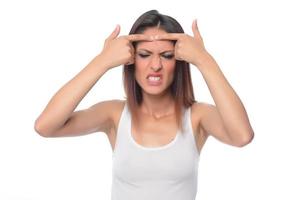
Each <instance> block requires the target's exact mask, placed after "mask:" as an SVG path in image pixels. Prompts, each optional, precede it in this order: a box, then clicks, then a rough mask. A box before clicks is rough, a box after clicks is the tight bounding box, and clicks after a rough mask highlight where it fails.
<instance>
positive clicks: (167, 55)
mask: <svg viewBox="0 0 300 200" xmlns="http://www.w3.org/2000/svg"><path fill="white" fill-rule="evenodd" d="M163 57H164V58H167V59H172V58H173V57H174V54H164V55H163Z"/></svg>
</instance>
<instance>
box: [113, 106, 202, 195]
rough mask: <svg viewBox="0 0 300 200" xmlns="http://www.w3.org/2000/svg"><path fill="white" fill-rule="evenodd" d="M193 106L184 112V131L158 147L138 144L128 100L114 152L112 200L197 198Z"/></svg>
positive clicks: (196, 160) (197, 156) (197, 159)
mask: <svg viewBox="0 0 300 200" xmlns="http://www.w3.org/2000/svg"><path fill="white" fill-rule="evenodd" d="M190 116H191V108H190V107H189V108H188V109H185V111H184V113H183V130H184V131H183V132H181V131H180V130H179V129H178V131H177V135H176V137H175V138H174V139H173V140H172V141H171V142H170V143H168V144H166V145H163V146H159V147H145V146H142V145H140V144H138V143H137V142H136V141H135V140H134V138H133V136H132V134H131V114H130V112H129V109H128V105H127V103H125V106H124V109H123V111H122V114H121V117H120V121H119V125H118V131H117V136H116V137H117V138H116V142H115V147H114V151H113V155H112V159H113V160H112V164H113V168H112V185H111V200H195V198H196V194H197V183H198V181H197V179H198V162H199V152H198V149H197V145H196V141H195V138H194V135H193V129H192V125H191V118H190Z"/></svg>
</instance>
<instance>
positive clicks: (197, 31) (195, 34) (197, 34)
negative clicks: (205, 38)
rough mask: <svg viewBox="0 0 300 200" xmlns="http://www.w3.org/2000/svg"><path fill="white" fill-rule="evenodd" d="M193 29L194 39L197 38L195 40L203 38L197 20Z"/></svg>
mask: <svg viewBox="0 0 300 200" xmlns="http://www.w3.org/2000/svg"><path fill="white" fill-rule="evenodd" d="M192 29H193V34H194V37H195V38H201V35H200V31H199V29H198V25H197V19H195V20H194V21H193V24H192Z"/></svg>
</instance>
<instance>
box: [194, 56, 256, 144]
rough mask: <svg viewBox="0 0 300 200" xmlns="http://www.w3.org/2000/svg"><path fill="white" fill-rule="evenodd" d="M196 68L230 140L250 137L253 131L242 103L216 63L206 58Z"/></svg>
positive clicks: (209, 57) (210, 58)
mask: <svg viewBox="0 0 300 200" xmlns="http://www.w3.org/2000/svg"><path fill="white" fill-rule="evenodd" d="M197 68H198V69H199V70H200V72H201V73H202V75H203V78H204V80H205V82H206V84H207V86H208V88H209V91H210V93H211V95H212V97H213V99H214V102H215V104H216V107H217V109H218V111H219V113H220V116H221V118H222V120H223V122H224V125H225V127H226V130H227V132H228V134H229V136H230V138H232V139H240V138H243V139H244V138H249V137H251V136H252V133H253V130H252V128H251V125H250V123H249V119H248V116H247V113H246V110H245V108H244V106H243V103H242V101H241V100H240V98H239V96H238V95H237V94H236V92H235V91H234V89H233V88H232V87H231V85H230V84H229V82H228V81H227V79H226V77H225V76H224V74H223V73H222V71H221V69H220V68H219V66H218V64H217V62H216V61H215V60H214V59H213V58H212V57H211V56H208V58H207V59H205V62H203V63H202V64H201V66H197ZM237 134H238V135H237Z"/></svg>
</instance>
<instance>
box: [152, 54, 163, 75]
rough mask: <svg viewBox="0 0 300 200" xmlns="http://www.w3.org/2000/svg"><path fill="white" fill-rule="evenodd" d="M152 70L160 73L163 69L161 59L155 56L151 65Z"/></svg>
mask: <svg viewBox="0 0 300 200" xmlns="http://www.w3.org/2000/svg"><path fill="white" fill-rule="evenodd" d="M150 66H151V69H152V70H153V71H155V72H156V71H159V70H160V69H161V68H162V63H161V59H160V57H159V56H153V58H152V60H151V63H150Z"/></svg>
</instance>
